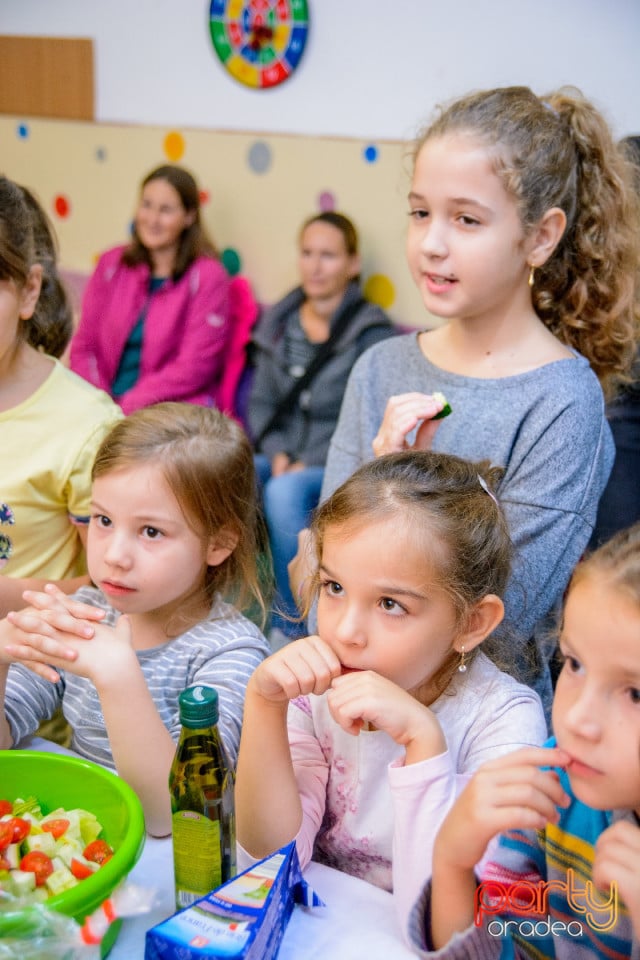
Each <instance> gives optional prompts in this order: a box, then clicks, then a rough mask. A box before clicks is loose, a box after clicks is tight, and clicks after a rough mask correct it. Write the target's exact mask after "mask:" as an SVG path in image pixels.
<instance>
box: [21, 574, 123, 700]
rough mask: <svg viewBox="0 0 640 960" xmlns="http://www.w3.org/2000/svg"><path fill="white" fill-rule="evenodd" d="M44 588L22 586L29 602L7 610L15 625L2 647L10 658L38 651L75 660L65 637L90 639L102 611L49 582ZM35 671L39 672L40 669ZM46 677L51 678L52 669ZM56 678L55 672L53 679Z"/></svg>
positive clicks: (28, 657)
mask: <svg viewBox="0 0 640 960" xmlns="http://www.w3.org/2000/svg"><path fill="white" fill-rule="evenodd" d="M45 591H46V592H40V591H35V590H25V592H24V599H25V600H27V601H28V602H29V603H30V604H31V606H29V607H23V608H22V609H21V610H12V611H10V612H9V613H8V614H7V621H8V622H9V623H10V624H12V626H13V627H15V628H17V629H16V631H15V632H14V634H13V636H12V637H11V638H10V641H9V643H8V645H7V646H6V647H5V649H6V651H7V653H8V654H9V655H10V656H11V657H12V658H14V659H19V660H24V661H32V660H33V658H34V656H37V655H43V656H45V657H49V658H52V659H58V660H61V661H72V660H75V658H76V656H77V653H76V651H75V649H74V648H73V647H71V646H69V644H68V643H66V642H65V639H64V637H65V636H71V637H79V638H80V639H82V640H90V639H91V638H92V637H93V636H94V633H95V627H94V624H95V623H97V622H99V621H100V620H102V618H103V617H104V611H103V610H99V609H98V608H97V607H93V606H91V605H90V604H88V603H81V602H79V601H77V600H72V599H71V598H70V597H68V596H67V595H66V594H64V593H63V592H62V591H61V590H59V589H58V588H57V587H56V586H54V585H53V584H51V583H49V584H47V586H46V587H45ZM27 665H28V664H27ZM32 669H35V668H33V667H32ZM35 672H37V673H40V674H42V671H41V670H35ZM48 679H53V671H51V673H50V676H49V677H48ZM57 679H58V677H57V675H56V681H55V682H57Z"/></svg>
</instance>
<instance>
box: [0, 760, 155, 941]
mask: <svg viewBox="0 0 640 960" xmlns="http://www.w3.org/2000/svg"><path fill="white" fill-rule="evenodd" d="M17 797H22V798H23V799H26V798H27V797H35V798H36V799H37V800H38V802H39V804H40V807H41V809H42V812H43V813H45V814H46V813H51V811H52V810H55V809H56V808H57V807H65V808H66V809H73V808H74V807H82V808H83V809H84V810H89V811H90V812H91V813H93V814H95V815H96V817H97V818H98V820H99V821H100V823H101V824H102V833H101V834H100V837H101V838H103V839H104V840H106V841H107V843H108V844H109V845H110V846H111V847H112V848H113V850H114V855H113V857H112V858H111V860H109V861H108V862H107V863H105V864H104V866H102V867H100V869H99V870H98V871H97V872H96V873H94V874H93V875H92V876H90V877H87V878H86V880H82V881H80V883H79V884H78V885H77V886H76V887H73V888H72V889H71V890H66V891H65V892H64V893H59V894H58V895H57V896H55V897H50V898H49V899H48V900H47V901H46V906H47V907H51V908H52V909H55V910H58V911H60V913H64V914H65V915H66V916H68V917H73V918H74V919H75V920H77V921H78V923H82V921H83V920H84V919H85V917H87V916H88V915H89V914H91V913H93V911H94V910H96V909H97V908H98V907H99V906H100V904H101V903H102V902H103V901H104V900H106V899H107V898H108V896H109V894H110V893H111V892H112V891H113V890H114V888H115V887H116V886H117V885H118V884H119V883H120V881H121V880H123V879H124V877H126V876H127V874H128V873H129V871H130V870H131V869H132V867H133V866H134V865H135V863H136V861H137V860H138V858H139V857H140V854H141V853H142V848H143V847H144V840H145V826H144V814H143V812H142V805H141V803H140V801H139V800H138V797H137V795H136V794H135V793H134V791H133V790H132V789H131V787H130V786H129V785H128V784H127V783H125V782H124V780H121V779H120V777H118V776H116V774H115V773H111V771H110V770H105V769H103V768H102V767H99V766H98V765H97V764H95V763H91V762H90V761H89V760H81V759H80V758H76V757H67V756H64V755H63V754H58V753H39V752H38V751H36V750H1V751H0V799H4V800H11V801H13V800H15V799H16V798H17Z"/></svg>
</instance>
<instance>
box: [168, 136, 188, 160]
mask: <svg viewBox="0 0 640 960" xmlns="http://www.w3.org/2000/svg"><path fill="white" fill-rule="evenodd" d="M163 146H164V152H165V154H166V156H167V159H168V160H171V161H173V162H175V161H176V160H180V158H181V157H182V155H183V154H184V150H185V143H184V137H183V136H182V134H181V133H176V131H175V130H174V131H172V132H171V133H168V134H167V135H166V137H165V138H164V144H163Z"/></svg>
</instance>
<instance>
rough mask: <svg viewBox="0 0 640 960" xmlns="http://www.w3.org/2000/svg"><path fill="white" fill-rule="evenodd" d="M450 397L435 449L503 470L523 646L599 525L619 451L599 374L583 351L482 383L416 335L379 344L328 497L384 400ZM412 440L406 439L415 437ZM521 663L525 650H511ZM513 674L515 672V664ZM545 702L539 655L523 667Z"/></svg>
mask: <svg viewBox="0 0 640 960" xmlns="http://www.w3.org/2000/svg"><path fill="white" fill-rule="evenodd" d="M411 391H419V392H422V393H433V392H434V391H440V392H442V393H444V395H445V396H446V398H447V400H448V401H449V403H450V405H451V408H452V413H451V414H450V416H448V417H447V418H446V419H444V420H442V421H441V423H440V426H439V427H438V430H437V433H436V435H435V439H434V442H433V449H434V450H438V451H441V452H443V453H453V454H456V455H457V456H460V457H464V458H467V459H470V460H485V459H488V460H490V461H491V463H492V464H494V465H496V466H501V467H503V469H504V470H505V474H504V477H503V478H502V481H501V483H500V487H499V489H498V497H499V500H500V502H501V504H502V506H503V508H504V511H505V514H506V516H507V520H508V522H509V527H510V530H511V537H512V540H513V543H514V547H515V560H514V567H513V573H512V577H511V581H510V584H509V587H508V590H507V593H506V596H505V598H504V600H505V607H506V617H505V625H504V627H503V632H504V630H506V629H510V630H511V631H513V630H515V631H517V634H518V635H519V639H518V641H517V642H519V643H520V644H521V649H522V651H524V647H525V645H526V644H527V643H528V642H529V638H531V637H532V636H533V635H534V634H535V633H536V629H538V630H539V629H540V624H541V622H542V621H543V620H544V618H545V617H547V616H548V615H549V613H550V612H551V611H552V610H553V609H554V608H555V607H556V605H557V604H558V603H559V602H560V600H561V598H562V595H563V592H564V590H565V587H566V586H567V583H568V580H569V577H570V576H571V573H572V571H573V568H574V566H575V564H576V563H577V561H578V560H579V558H580V556H581V554H582V552H583V550H584V549H585V547H586V545H587V542H588V540H589V537H590V535H591V531H592V529H593V525H594V522H595V516H596V509H597V506H598V500H599V498H600V495H601V493H602V491H603V489H604V486H605V484H606V481H607V478H608V476H609V473H610V471H611V467H612V464H613V458H614V446H613V440H612V437H611V432H610V430H609V427H608V425H607V422H606V420H605V416H604V399H603V395H602V390H601V389H600V385H599V383H598V380H597V378H596V376H595V374H594V373H593V371H592V370H591V368H590V366H589V364H588V362H587V361H586V360H585V359H584V357H581V356H579V355H578V354H576V356H575V358H574V359H567V360H558V361H556V362H554V363H549V364H547V365H546V366H543V367H539V368H537V369H535V370H530V371H528V372H527V373H523V374H519V375H517V376H513V377H503V378H500V379H496V380H484V379H476V378H473V377H464V376H460V375H459V374H455V373H449V372H447V371H445V370H441V369H440V368H438V367H436V366H434V365H433V364H432V363H431V362H430V361H429V360H427V359H426V358H425V356H424V355H423V353H422V351H421V350H420V346H419V344H418V339H417V334H414V333H410V334H406V335H405V336H400V337H395V338H394V339H392V340H389V341H388V342H386V343H381V344H377V345H376V346H374V347H372V348H371V349H370V350H368V351H367V353H366V354H365V355H364V356H363V357H361V358H360V360H359V361H358V363H357V364H356V365H355V367H354V369H353V371H352V373H351V376H350V378H349V382H348V384H347V389H346V391H345V396H344V400H343V403H342V408H341V411H340V417H339V420H338V424H337V427H336V430H335V433H334V435H333V438H332V440H331V446H330V449H329V455H328V459H327V464H326V469H325V475H324V484H323V487H322V496H321V499H322V500H325V499H326V498H327V497H328V496H329V495H330V494H331V493H332V492H333V491H334V490H335V489H336V487H338V486H339V485H340V484H341V483H342V482H343V481H344V480H346V479H347V477H349V476H350V475H351V473H353V471H354V470H355V469H356V468H357V467H359V466H360V465H361V464H362V463H364V462H365V461H367V460H370V459H371V458H372V457H373V450H372V447H371V444H372V441H373V438H374V437H375V435H376V433H377V431H378V428H379V426H380V424H381V422H382V418H383V415H384V411H385V407H386V404H387V400H388V399H389V397H391V396H394V395H396V394H400V393H408V392H411ZM411 439H412V438H411V437H410V438H409V442H411ZM515 659H516V662H517V661H518V659H520V660H521V663H524V660H525V657H524V656H522V657H520V658H519V657H518V656H516V658H515ZM515 672H516V673H518V671H517V670H516V671H515ZM520 676H521V677H522V678H526V679H528V680H529V682H530V683H532V685H533V686H534V687H535V688H536V689H537V690H538V692H539V693H540V695H541V696H542V698H543V703H545V705H546V706H548V703H549V697H550V692H551V690H550V682H549V677H548V670H547V668H546V664H545V663H544V658H542V657H539V662H538V664H537V666H536V667H535V668H534V675H533V676H530V675H527V673H525V672H522V673H521V674H520Z"/></svg>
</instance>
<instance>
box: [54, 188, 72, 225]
mask: <svg viewBox="0 0 640 960" xmlns="http://www.w3.org/2000/svg"><path fill="white" fill-rule="evenodd" d="M53 209H54V210H55V212H56V214H57V215H58V216H59V217H60V218H61V219H63V220H64V218H65V217H68V216H69V214H70V213H71V203H70V201H69V198H68V197H65V195H64V194H63V193H59V194H58V195H57V196H56V197H55V198H54V201H53Z"/></svg>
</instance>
